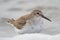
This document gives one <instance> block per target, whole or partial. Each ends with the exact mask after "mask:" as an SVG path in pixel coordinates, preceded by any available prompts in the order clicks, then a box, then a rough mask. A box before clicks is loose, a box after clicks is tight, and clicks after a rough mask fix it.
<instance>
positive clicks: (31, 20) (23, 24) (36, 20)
mask: <svg viewBox="0 0 60 40" xmlns="http://www.w3.org/2000/svg"><path fill="white" fill-rule="evenodd" d="M41 18H44V19H46V20H48V21H50V22H51V20H50V19H49V18H47V17H45V16H44V15H43V14H42V11H41V10H33V11H32V12H31V13H30V14H27V15H24V16H21V17H19V18H18V19H16V20H15V19H10V20H9V21H8V23H10V24H12V25H13V26H14V28H15V29H16V31H17V30H18V32H21V31H23V33H24V32H25V33H26V32H28V33H29V32H35V31H36V30H37V32H38V31H40V30H41V29H40V27H41ZM27 25H28V26H27ZM34 27H35V29H36V30H35V29H34ZM24 28H25V29H24ZM37 28H39V29H37ZM33 29H34V30H33Z"/></svg>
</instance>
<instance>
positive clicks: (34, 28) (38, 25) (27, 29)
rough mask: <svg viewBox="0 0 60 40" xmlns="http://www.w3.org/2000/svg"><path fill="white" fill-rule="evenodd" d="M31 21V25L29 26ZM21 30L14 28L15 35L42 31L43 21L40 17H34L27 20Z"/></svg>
mask: <svg viewBox="0 0 60 40" xmlns="http://www.w3.org/2000/svg"><path fill="white" fill-rule="evenodd" d="M29 21H31V25H30V24H29ZM29 21H28V23H26V25H25V26H24V28H22V29H17V28H14V29H15V31H16V32H17V33H21V34H23V33H39V32H40V31H41V30H42V25H43V21H42V19H41V18H40V17H35V18H32V19H31V20H29Z"/></svg>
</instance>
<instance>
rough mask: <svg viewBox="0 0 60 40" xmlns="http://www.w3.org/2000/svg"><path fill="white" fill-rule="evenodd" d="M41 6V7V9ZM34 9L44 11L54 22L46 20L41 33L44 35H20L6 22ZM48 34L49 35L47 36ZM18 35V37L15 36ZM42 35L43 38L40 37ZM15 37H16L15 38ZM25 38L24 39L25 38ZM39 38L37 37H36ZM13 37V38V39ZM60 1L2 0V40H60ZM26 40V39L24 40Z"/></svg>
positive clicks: (0, 17)
mask: <svg viewBox="0 0 60 40" xmlns="http://www.w3.org/2000/svg"><path fill="white" fill-rule="evenodd" d="M39 6H40V7H39ZM34 8H37V9H40V8H41V10H42V11H43V14H44V15H45V16H47V17H48V18H49V19H51V20H52V22H48V21H47V20H45V19H43V20H44V25H43V29H42V30H41V32H40V33H43V34H24V35H22V34H21V35H18V34H17V33H16V32H15V31H14V29H13V27H12V26H11V25H8V24H7V23H6V21H7V20H8V19H3V18H14V19H17V18H18V17H21V16H22V15H25V14H27V13H29V12H30V11H32V10H33V9H34ZM46 34H47V35H46ZM15 35H18V36H15ZM39 35H41V36H39ZM13 36H15V37H13ZM23 36H24V37H23ZM35 36H37V37H35ZM11 37H12V38H11ZM59 37H60V0H0V39H1V40H8V39H10V38H11V40H12V39H14V40H15V39H16V38H17V39H18V40H24V39H25V38H26V40H28V39H29V40H35V39H36V40H37V39H38V40H44V39H45V38H46V40H48V39H49V40H60V38H59ZM23 38H24V39H23Z"/></svg>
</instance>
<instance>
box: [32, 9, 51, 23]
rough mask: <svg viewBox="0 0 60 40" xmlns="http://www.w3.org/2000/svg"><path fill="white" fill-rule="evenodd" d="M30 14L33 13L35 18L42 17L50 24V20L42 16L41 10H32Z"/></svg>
mask: <svg viewBox="0 0 60 40" xmlns="http://www.w3.org/2000/svg"><path fill="white" fill-rule="evenodd" d="M32 13H33V15H35V16H40V17H42V18H44V19H46V20H48V21H50V22H51V20H50V19H49V18H47V17H45V16H44V15H43V14H42V11H41V10H33V11H32Z"/></svg>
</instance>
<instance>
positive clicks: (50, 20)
mask: <svg viewBox="0 0 60 40" xmlns="http://www.w3.org/2000/svg"><path fill="white" fill-rule="evenodd" d="M40 16H41V17H42V18H44V19H46V20H48V21H50V22H51V20H50V19H49V18H47V17H45V16H44V15H40Z"/></svg>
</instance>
